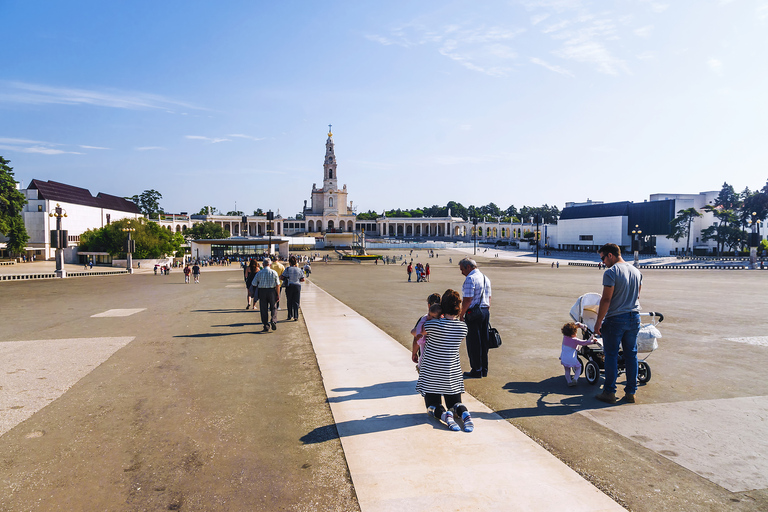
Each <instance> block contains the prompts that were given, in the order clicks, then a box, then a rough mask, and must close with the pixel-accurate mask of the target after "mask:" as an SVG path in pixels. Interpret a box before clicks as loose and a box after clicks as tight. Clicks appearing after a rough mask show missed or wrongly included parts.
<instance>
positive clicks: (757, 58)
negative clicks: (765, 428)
mask: <svg viewBox="0 0 768 512" xmlns="http://www.w3.org/2000/svg"><path fill="white" fill-rule="evenodd" d="M0 20H2V21H3V30H2V31H0V156H3V157H4V158H6V159H8V160H10V161H11V164H10V165H11V166H12V167H13V168H14V173H15V177H16V179H17V180H19V181H20V182H21V183H22V185H23V186H27V185H28V184H29V182H30V180H32V179H38V180H44V181H46V180H53V181H58V182H62V183H67V184H70V185H75V186H79V187H83V188H87V189H88V190H90V191H91V193H92V194H94V195H95V194H97V193H98V192H104V193H108V194H113V195H118V196H132V195H134V194H140V193H141V192H142V191H144V190H149V189H154V190H157V191H158V192H160V193H161V194H162V200H161V201H160V204H161V206H162V207H163V208H164V209H165V211H166V212H169V213H179V212H189V213H197V212H198V211H199V210H200V209H201V208H202V207H204V206H213V207H215V208H217V209H218V210H220V211H222V212H227V211H229V210H241V211H244V212H245V213H247V214H250V213H251V212H253V210H255V209H257V208H261V209H262V210H264V211H267V210H272V211H275V212H279V213H280V214H281V215H282V216H283V217H290V216H293V215H295V214H296V213H299V212H301V209H302V207H303V205H304V201H308V202H309V201H310V197H311V190H312V184H313V183H316V184H317V185H318V186H322V180H323V157H324V155H325V141H326V138H327V133H328V125H329V124H330V125H332V126H333V128H332V131H333V134H334V135H333V140H334V143H335V150H336V157H337V162H338V181H339V186H342V185H343V184H346V185H347V190H348V192H349V196H348V200H349V201H352V202H353V206H354V207H355V208H356V210H357V212H358V213H362V212H367V211H369V210H374V211H377V212H379V213H381V212H382V211H383V210H385V209H387V210H389V209H396V208H402V209H412V208H419V207H424V206H432V205H438V206H444V205H445V204H447V203H448V202H449V201H456V202H459V203H461V204H463V205H464V206H469V205H475V206H482V205H486V204H489V203H491V202H493V203H495V204H496V205H497V206H499V207H501V208H502V209H505V208H507V207H508V206H510V205H514V206H516V207H518V208H519V207H521V206H523V205H528V206H540V205H543V204H547V205H550V206H558V207H559V208H561V209H562V208H563V207H564V206H565V203H566V202H570V201H574V202H582V201H586V200H588V199H591V200H593V201H604V202H612V201H643V200H646V199H648V196H649V195H650V194H654V193H698V192H702V191H708V190H719V189H720V188H721V186H722V184H723V182H725V181H727V182H728V183H729V184H731V185H733V186H734V188H735V189H736V190H737V191H741V190H743V189H744V188H745V187H749V188H750V189H752V190H754V189H758V188H761V187H763V186H764V185H765V184H766V179H768V166H767V165H766V164H767V163H768V144H767V143H766V139H767V136H768V99H767V97H766V96H767V91H768V58H766V54H768V0H674V1H673V0H666V1H665V0H614V1H609V0H595V1H589V0H508V1H497V0H488V1H478V0H472V1H451V0H441V1H435V0H420V1H418V2H413V1H400V0H388V1H387V2H370V1H368V2H365V1H359V0H338V1H334V0H327V1H323V2H319V1H313V0H305V1H298V0H297V1H287V2H274V1H269V2H267V1H261V0H230V1H227V2H214V1H195V0H185V1H183V2H182V1H175V0H164V1H163V2H157V1H146V0H132V1H109V2H104V1H101V0H93V1H81V0H67V1H66V2H65V1H56V0H49V1H46V2H30V1H28V0H0Z"/></svg>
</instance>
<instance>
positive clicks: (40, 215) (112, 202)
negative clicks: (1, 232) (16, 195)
mask: <svg viewBox="0 0 768 512" xmlns="http://www.w3.org/2000/svg"><path fill="white" fill-rule="evenodd" d="M21 192H22V193H23V194H24V197H26V198H27V204H26V206H25V207H24V210H23V211H22V216H23V217H24V225H25V227H26V229H27V234H28V235H29V241H28V242H27V257H28V258H31V257H32V256H33V255H34V256H35V257H36V258H42V259H53V258H54V257H55V253H56V249H55V248H52V247H51V230H54V229H56V218H55V217H51V216H50V215H49V214H50V213H51V212H53V210H54V209H55V208H56V207H57V206H60V207H61V208H62V209H63V210H64V212H65V213H66V215H67V216H66V217H65V218H63V219H62V229H63V230H66V231H67V242H68V245H69V247H68V248H67V249H66V250H65V251H64V260H65V261H68V262H70V261H74V254H75V251H76V247H77V244H78V243H79V242H80V235H82V234H83V233H85V232H86V231H87V230H89V229H96V228H102V227H104V226H106V225H107V224H109V223H110V222H114V221H116V220H119V219H136V218H139V217H143V215H142V214H141V212H140V211H139V207H138V206H136V204H134V203H133V202H132V201H128V200H127V199H125V198H122V197H117V196H112V195H109V194H104V193H102V192H99V193H98V194H97V195H96V196H92V195H91V193H90V192H89V191H88V190H86V189H84V188H80V187H74V186H72V185H66V184H64V183H58V182H55V181H41V180H32V181H31V182H30V184H29V187H27V188H26V189H22V190H21Z"/></svg>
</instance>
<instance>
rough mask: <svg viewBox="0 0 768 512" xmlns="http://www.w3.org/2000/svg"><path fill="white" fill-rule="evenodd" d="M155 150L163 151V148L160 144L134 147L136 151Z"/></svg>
mask: <svg viewBox="0 0 768 512" xmlns="http://www.w3.org/2000/svg"><path fill="white" fill-rule="evenodd" d="M155 150H161V151H165V148H164V147H161V146H141V147H138V148H136V151H155Z"/></svg>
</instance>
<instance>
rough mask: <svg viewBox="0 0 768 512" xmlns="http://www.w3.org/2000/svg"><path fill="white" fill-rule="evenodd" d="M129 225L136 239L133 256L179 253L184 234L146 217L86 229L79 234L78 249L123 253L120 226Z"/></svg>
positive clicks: (122, 233) (163, 255)
mask: <svg viewBox="0 0 768 512" xmlns="http://www.w3.org/2000/svg"><path fill="white" fill-rule="evenodd" d="M127 227H131V228H133V229H134V230H135V231H133V232H132V233H131V237H132V238H133V239H134V240H136V250H135V251H134V253H133V256H134V258H137V259H146V258H162V257H165V256H168V255H174V254H177V253H179V252H180V250H181V244H183V243H184V237H183V236H182V235H181V233H174V232H172V231H171V230H168V229H165V228H163V227H162V226H160V225H159V224H158V223H157V222H152V221H148V220H147V219H143V218H141V219H132V220H130V221H129V219H120V220H117V221H115V222H112V223H111V224H107V225H106V226H104V227H103V228H99V229H89V230H88V231H86V232H85V233H83V234H82V235H80V244H79V246H80V248H81V249H82V250H85V251H98V252H106V253H108V254H109V255H111V256H112V257H115V256H119V255H124V254H125V242H126V240H127V239H128V234H127V233H126V232H125V231H123V228H127Z"/></svg>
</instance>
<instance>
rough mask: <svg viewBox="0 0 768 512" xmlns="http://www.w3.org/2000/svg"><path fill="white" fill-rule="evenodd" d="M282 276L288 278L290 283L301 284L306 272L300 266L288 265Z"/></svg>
mask: <svg viewBox="0 0 768 512" xmlns="http://www.w3.org/2000/svg"><path fill="white" fill-rule="evenodd" d="M282 277H284V278H286V279H287V280H288V284H292V285H298V286H301V280H302V278H303V277H304V272H302V270H301V269H300V268H299V267H288V268H287V269H285V272H283V275H282Z"/></svg>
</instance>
